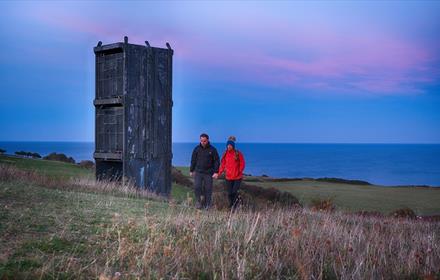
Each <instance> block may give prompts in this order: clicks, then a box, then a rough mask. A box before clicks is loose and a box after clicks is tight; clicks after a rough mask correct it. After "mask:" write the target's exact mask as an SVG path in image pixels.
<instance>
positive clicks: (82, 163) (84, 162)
mask: <svg viewBox="0 0 440 280" xmlns="http://www.w3.org/2000/svg"><path fill="white" fill-rule="evenodd" d="M78 165H79V166H81V167H84V168H88V169H93V168H94V167H95V163H94V162H93V161H91V160H82V161H80V162H79V163H78Z"/></svg>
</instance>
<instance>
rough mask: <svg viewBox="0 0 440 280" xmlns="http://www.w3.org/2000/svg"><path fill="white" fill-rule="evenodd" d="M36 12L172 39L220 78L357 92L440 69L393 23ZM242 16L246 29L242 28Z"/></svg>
mask: <svg viewBox="0 0 440 280" xmlns="http://www.w3.org/2000/svg"><path fill="white" fill-rule="evenodd" d="M32 15H33V16H34V18H35V19H36V20H38V21H39V22H41V23H43V24H46V25H48V26H52V27H53V28H58V29H61V30H67V32H68V33H69V34H72V33H73V34H83V35H84V34H86V35H88V36H92V37H94V38H97V39H98V40H103V41H104V40H109V41H111V40H117V41H121V40H122V36H123V35H128V36H129V38H130V42H134V43H139V44H143V42H144V41H145V39H150V40H153V41H155V42H161V43H163V44H164V43H165V41H169V42H170V43H171V44H172V46H173V47H174V48H175V50H176V56H175V59H178V60H181V61H182V62H183V63H185V65H187V67H188V68H191V67H195V68H197V69H201V71H204V72H205V73H206V72H208V71H209V72H211V73H216V74H212V76H216V79H223V80H224V81H230V82H237V81H245V82H247V83H252V84H262V85H265V86H274V87H285V88H299V89H315V90H320V91H332V92H351V93H352V94H363V93H366V92H367V93H372V94H407V93H420V92H422V90H421V89H422V88H423V86H424V85H427V84H430V83H432V82H435V81H436V77H435V73H436V72H438V71H435V69H434V66H433V65H434V63H436V62H438V61H439V58H438V57H436V56H435V55H434V52H433V51H432V50H430V49H429V48H428V47H426V46H423V45H419V44H417V42H413V41H409V40H405V39H401V38H397V37H396V36H395V35H394V34H393V33H389V32H387V31H386V30H384V31H380V30H368V29H366V30H362V32H361V35H360V34H357V33H353V32H351V33H350V32H349V33H344V32H342V31H339V30H337V29H332V27H331V26H326V25H322V24H314V25H310V24H302V25H295V24H292V22H289V21H286V20H284V21H283V20H278V19H272V21H265V22H263V23H260V22H259V21H256V20H255V21H243V20H238V21H231V23H228V22H225V23H224V24H225V26H224V28H225V31H226V30H227V31H228V32H229V33H227V34H226V35H218V34H211V33H209V32H208V33H202V34H200V33H198V31H199V30H197V28H195V27H193V26H191V25H188V26H181V25H180V24H179V23H176V24H175V26H174V27H173V26H172V25H171V26H172V27H170V26H169V25H164V24H163V23H161V22H149V21H148V20H140V19H138V22H137V21H136V20H135V19H133V20H132V19H130V18H128V19H127V21H125V22H123V23H121V22H118V21H116V20H114V19H109V18H106V20H103V19H102V18H101V19H92V18H90V17H87V16H82V15H81V14H75V13H72V14H70V13H67V12H63V11H60V10H59V9H55V10H52V11H51V10H49V11H48V10H46V9H45V10H40V11H37V12H35V13H32ZM237 23H239V27H240V28H237V29H234V28H233V27H234V26H233V25H234V24H237ZM228 24H229V25H228ZM143 26H148V27H149V28H144V27H143ZM167 26H168V27H167ZM249 31H252V32H249ZM262 34H264V36H263V35H262ZM231 38H234V39H235V38H241V39H242V40H240V41H235V40H233V39H231ZM236 42H237V43H236ZM274 50H277V51H274ZM303 54H304V55H303Z"/></svg>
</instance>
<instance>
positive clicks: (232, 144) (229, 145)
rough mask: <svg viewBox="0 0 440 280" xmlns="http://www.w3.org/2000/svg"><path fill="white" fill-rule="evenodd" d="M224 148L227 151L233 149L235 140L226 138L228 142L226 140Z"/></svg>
mask: <svg viewBox="0 0 440 280" xmlns="http://www.w3.org/2000/svg"><path fill="white" fill-rule="evenodd" d="M226 148H227V149H228V151H230V150H234V149H235V142H234V141H231V140H228V142H226Z"/></svg>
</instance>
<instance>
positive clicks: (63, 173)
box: [0, 155, 93, 177]
mask: <svg viewBox="0 0 440 280" xmlns="http://www.w3.org/2000/svg"><path fill="white" fill-rule="evenodd" d="M2 163H3V164H11V165H14V166H16V167H17V168H21V169H26V170H36V171H38V172H40V173H42V174H46V175H49V176H55V177H77V176H89V177H93V173H92V171H91V170H90V169H86V168H83V167H80V166H78V165H76V164H71V163H65V162H59V161H51V160H43V159H29V158H20V157H11V156H6V155H0V164H2Z"/></svg>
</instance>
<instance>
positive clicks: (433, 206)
mask: <svg viewBox="0 0 440 280" xmlns="http://www.w3.org/2000/svg"><path fill="white" fill-rule="evenodd" d="M249 184H253V185H257V186H262V187H274V188H277V189H279V190H282V191H287V192H290V193H292V194H293V195H294V196H296V197H297V198H298V199H299V200H300V202H302V203H303V204H306V205H307V204H310V202H311V201H312V200H313V199H316V198H321V199H325V198H332V199H333V201H334V203H335V204H336V207H337V208H339V209H341V210H348V211H360V210H366V211H379V212H382V213H389V212H391V211H393V210H395V209H399V208H404V207H409V208H411V209H412V210H414V211H415V212H416V213H417V214H418V215H438V214H440V188H424V187H381V186H374V185H353V184H338V183H328V182H319V181H315V180H300V181H288V182H249Z"/></svg>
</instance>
